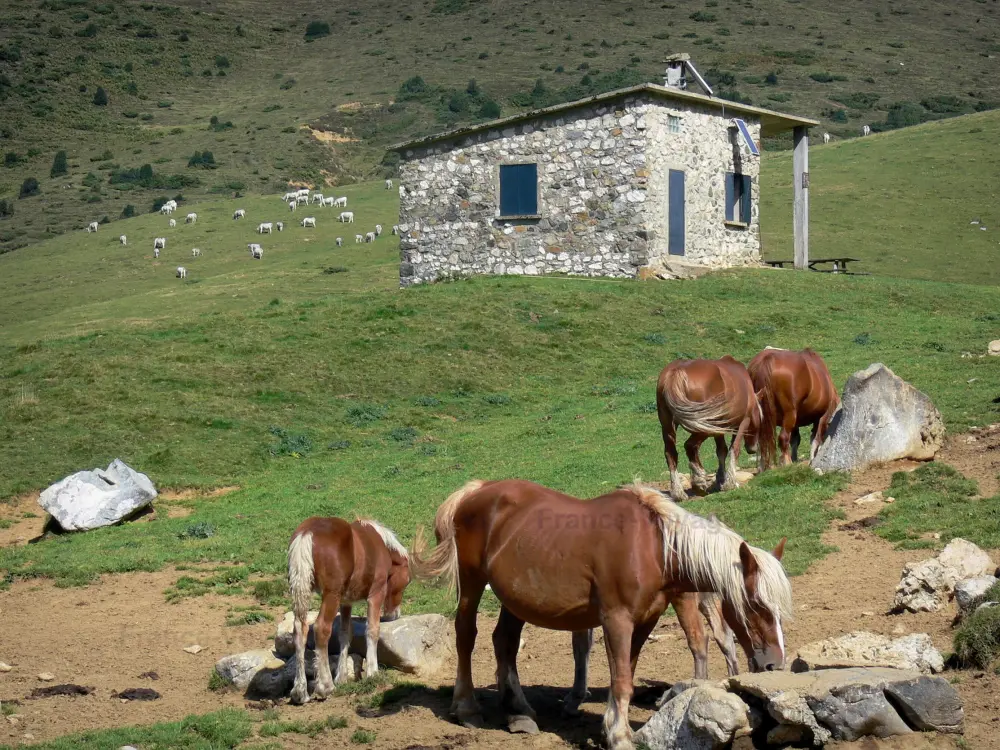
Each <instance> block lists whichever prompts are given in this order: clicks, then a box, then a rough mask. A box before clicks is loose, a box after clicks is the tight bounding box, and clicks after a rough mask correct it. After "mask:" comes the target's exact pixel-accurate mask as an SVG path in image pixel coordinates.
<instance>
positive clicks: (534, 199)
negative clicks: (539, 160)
mask: <svg viewBox="0 0 1000 750" xmlns="http://www.w3.org/2000/svg"><path fill="white" fill-rule="evenodd" d="M537 213H538V165H537V164H505V165H502V166H501V167H500V215H501V216H531V215H535V214H537Z"/></svg>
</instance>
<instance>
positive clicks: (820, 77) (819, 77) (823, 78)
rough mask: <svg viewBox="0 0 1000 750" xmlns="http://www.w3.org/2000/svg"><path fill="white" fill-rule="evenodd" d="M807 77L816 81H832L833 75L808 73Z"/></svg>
mask: <svg viewBox="0 0 1000 750" xmlns="http://www.w3.org/2000/svg"><path fill="white" fill-rule="evenodd" d="M809 77H810V78H812V79H813V80H814V81H816V82H817V83H832V82H833V76H832V75H830V74H829V73H810V74H809Z"/></svg>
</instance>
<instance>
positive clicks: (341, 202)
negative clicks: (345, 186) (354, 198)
mask: <svg viewBox="0 0 1000 750" xmlns="http://www.w3.org/2000/svg"><path fill="white" fill-rule="evenodd" d="M333 205H334V206H336V207H337V208H347V196H346V195H342V196H340V197H339V198H337V200H335V201H334V202H333Z"/></svg>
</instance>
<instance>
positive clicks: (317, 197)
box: [312, 193, 323, 203]
mask: <svg viewBox="0 0 1000 750" xmlns="http://www.w3.org/2000/svg"><path fill="white" fill-rule="evenodd" d="M312 202H313V203H322V202H323V194H322V193H313V194H312Z"/></svg>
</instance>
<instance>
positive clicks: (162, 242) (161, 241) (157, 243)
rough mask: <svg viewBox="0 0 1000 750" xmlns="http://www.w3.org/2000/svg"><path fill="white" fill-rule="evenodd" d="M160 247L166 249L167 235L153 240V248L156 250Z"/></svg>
mask: <svg viewBox="0 0 1000 750" xmlns="http://www.w3.org/2000/svg"><path fill="white" fill-rule="evenodd" d="M158 247H162V248H163V249H164V250H165V249H166V247H167V238H166V237H157V238H156V239H154V240H153V249H154V250H155V249H156V248H158Z"/></svg>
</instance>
